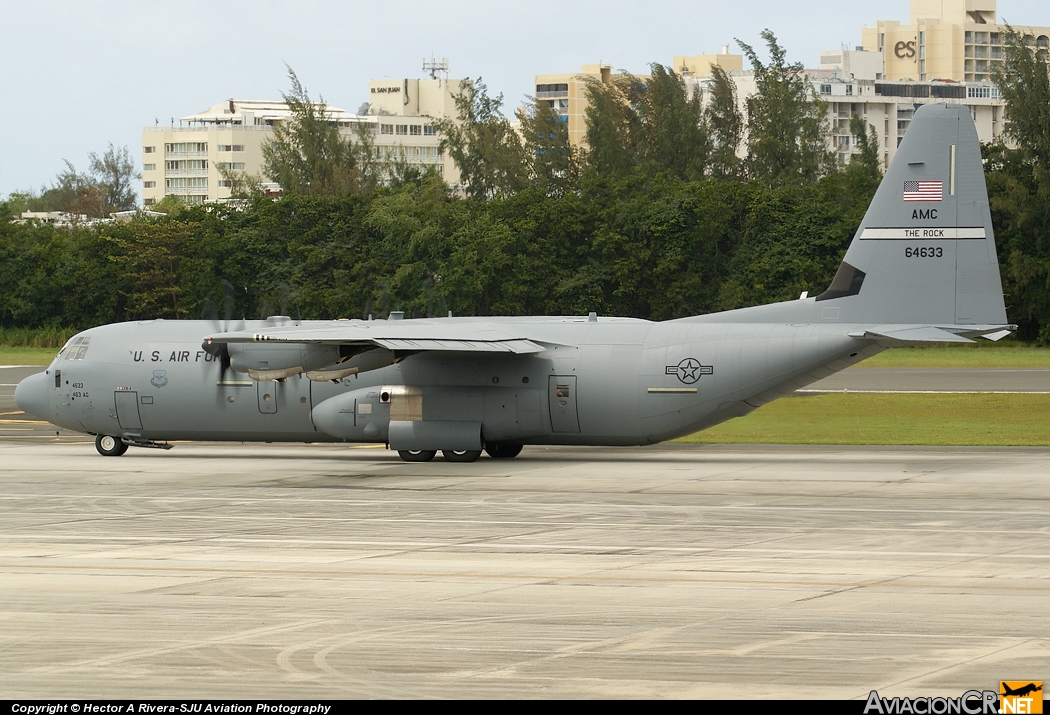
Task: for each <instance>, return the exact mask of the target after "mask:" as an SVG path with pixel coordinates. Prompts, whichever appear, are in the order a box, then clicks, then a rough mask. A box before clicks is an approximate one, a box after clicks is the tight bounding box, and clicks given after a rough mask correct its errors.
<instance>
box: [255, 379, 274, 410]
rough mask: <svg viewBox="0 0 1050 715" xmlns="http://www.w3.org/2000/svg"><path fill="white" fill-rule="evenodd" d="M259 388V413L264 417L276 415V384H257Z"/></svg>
mask: <svg viewBox="0 0 1050 715" xmlns="http://www.w3.org/2000/svg"><path fill="white" fill-rule="evenodd" d="M255 384H256V385H258V386H259V412H262V413H263V414H264V415H275V414H277V383H276V382H257V383H255Z"/></svg>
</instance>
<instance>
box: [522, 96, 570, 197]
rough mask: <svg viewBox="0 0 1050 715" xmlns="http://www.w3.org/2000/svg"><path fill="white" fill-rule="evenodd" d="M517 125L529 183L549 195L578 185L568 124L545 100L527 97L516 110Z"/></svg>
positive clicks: (562, 193) (555, 194) (564, 191)
mask: <svg viewBox="0 0 1050 715" xmlns="http://www.w3.org/2000/svg"><path fill="white" fill-rule="evenodd" d="M516 115H517V118H518V122H519V123H520V125H521V136H522V144H523V149H524V157H525V162H526V166H527V168H528V173H529V181H530V183H531V184H532V185H533V186H535V187H537V188H538V189H540V190H541V191H543V192H544V193H545V194H547V195H549V196H563V195H564V194H565V193H566V192H567V191H572V190H574V189H575V188H576V187H577V186H578V184H579V178H580V156H579V151H578V150H577V148H576V147H574V146H572V144H571V143H570V142H569V125H568V123H567V122H566V121H565V119H566V117H562V116H561V115H560V114H559V113H558V111H557V109H555V108H554V107H553V106H551V105H550V104H548V103H547V101H545V100H539V101H537V100H535V99H533V100H530V101H529V103H528V104H527V105H526V106H524V107H521V108H519V109H518V110H517V112H516Z"/></svg>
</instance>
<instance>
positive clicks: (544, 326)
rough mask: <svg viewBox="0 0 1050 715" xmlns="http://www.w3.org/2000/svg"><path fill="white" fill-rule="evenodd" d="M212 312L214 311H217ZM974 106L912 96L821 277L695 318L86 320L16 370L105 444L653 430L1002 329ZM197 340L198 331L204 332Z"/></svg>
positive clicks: (600, 436) (556, 438) (731, 411)
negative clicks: (884, 166)
mask: <svg viewBox="0 0 1050 715" xmlns="http://www.w3.org/2000/svg"><path fill="white" fill-rule="evenodd" d="M220 328H222V329H220ZM1015 328H1016V326H1013V325H1009V324H1007V321H1006V310H1005V307H1004V304H1003V292H1002V285H1001V283H1000V278H999V264H998V260H997V258H996V252H995V242H994V239H993V236H992V224H991V217H990V215H989V212H988V196H987V192H986V189H985V183H984V173H983V167H982V163H981V154H980V146H979V143H978V139H977V132H976V129H975V127H974V124H973V120H972V119H971V118H970V114H969V110H968V109H967V108H966V107H963V106H959V105H948V104H935V105H927V106H924V107H922V108H921V109H919V110H918V112H917V113H916V115H915V118H914V120H913V121H912V123H911V127H910V128H909V129H908V132H907V134H906V136H905V137H904V140H903V142H902V144H901V146H900V148H899V149H898V151H897V154H896V156H895V158H894V160H893V163H892V165H891V166H890V168H889V171H888V172H887V174H886V176H885V178H884V179H883V181H882V184H881V185H880V186H879V189H878V192H877V193H876V195H875V198H874V199H873V201H872V203H871V206H870V207H869V208H868V211H867V213H866V215H865V216H864V220H863V222H862V223H861V225H860V227H859V228H858V230H857V232H856V234H855V236H854V238H853V242H852V243H851V244H850V247H849V249H848V251H847V252H846V255H845V258H844V259H843V261H842V264H841V266H840V267H839V269H838V273H837V274H836V275H835V278H834V280H833V281H832V283H831V286H830V287H829V288H828V289H827V290H826V291H824V292H823V293H821V294H820V295H817V296H814V297H808V296H807V295H806V294H803V295H802V297H801V298H799V299H798V300H792V301H787V302H783V303H774V304H771V305H763V306H756V307H751V308H743V309H739V310H731V311H728V312H724V313H715V314H710V315H699V316H695V317H691V318H681V319H678V320H668V321H664V322H650V321H646V320H636V319H631V318H610V317H604V316H602V317H599V316H597V315H595V314H594V313H591V314H590V315H589V316H587V317H531V318H522V317H519V318H437V319H410V320H406V319H403V316H401V315H399V314H398V313H393V314H391V315H390V317H389V318H388V319H386V320H336V321H293V320H291V319H290V318H288V317H284V316H277V317H271V318H268V319H267V320H264V321H237V323H236V324H234V325H226V326H220V325H219V324H218V323H217V322H214V321H163V320H145V321H139V322H130V323H120V324H115V325H106V326H102V327H98V328H92V329H91V330H86V331H84V332H82V333H80V334H79V335H77V336H76V337H74V338H73V339H72V340H70V341H69V343H68V344H67V345H66V346H65V347H64V348H63V349H62V351H61V352H60V353H59V354H58V357H56V358H55V361H54V362H53V363H52V364H51V365H50V367H48V369H47V370H46V371H45V372H43V373H40V374H37V375H34V376H32V377H29V378H26V379H25V380H23V381H22V382H21V384H19V386H18V388H17V390H16V391H15V401H16V403H17V404H18V406H19V407H20V408H21V409H23V410H24V411H25V412H27V413H29V414H31V415H35V416H37V417H39V418H42V419H46V420H49V421H51V422H53V423H54V424H56V425H59V426H62V427H64V428H67V429H70V430H75V431H78V432H87V433H89V434H94V435H96V440H95V444H96V447H97V449H98V451H99V452H100V453H101V454H103V455H109V456H116V455H120V454H123V453H124V452H125V451H127V449H128V447H129V446H138V447H162V448H167V447H169V446H170V445H168V444H167V441H168V440H230V441H239V442H241V441H249V442H250V441H257V442H338V441H347V442H377V443H385V444H387V445H389V447H390V448H391V449H394V450H397V451H398V453H399V454H400V456H401V458H402V459H404V460H406V461H419V462H423V461H428V460H430V459H433V458H434V456H435V454H436V452H437V450H441V452H442V454H443V456H444V458H445V459H446V460H449V461H453V462H456V461H464V462H468V461H473V460H475V459H477V458H478V457H479V456H480V454H481V451H482V450H484V451H486V452H487V453H488V454H489V455H491V456H492V457H495V458H509V457H514V456H516V455H517V454H518V453H519V452H520V451H521V449H522V446H523V445H527V444H534V445H538V444H548V445H549V444H561V445H644V444H652V443H655V442H660V441H663V440H667V439H672V438H674V437H678V436H681V435H685V434H689V433H691V432H695V431H697V430H700V429H704V428H705V427H710V426H712V425H715V424H717V423H719V422H723V421H725V420H728V419H730V418H732V417H738V416H741V415H745V414H747V413H748V412H751V411H752V410H754V409H755V408H756V407H758V406H759V405H762V404H764V403H766V402H769V401H770V400H772V399H775V398H777V397H779V396H781V395H784V394H788V393H791V392H793V391H795V390H796V389H798V388H800V387H803V386H805V385H807V384H808V383H811V382H813V381H815V380H818V379H820V378H823V377H826V376H827V375H830V374H831V373H833V372H836V371H838V370H842V369H843V368H846V367H849V366H850V365H854V364H856V363H857V362H859V361H861V360H863V359H865V358H867V357H870V356H872V355H874V354H876V353H878V352H880V351H881V350H883V349H885V348H886V347H890V346H897V345H913V344H918V343H941V342H972V340H971V338H976V337H985V338H990V339H992V340H998V339H999V338H1001V337H1003V336H1005V335H1008V334H1009V333H1010V332H1011V331H1012V330H1014V329H1015ZM202 341H203V343H202Z"/></svg>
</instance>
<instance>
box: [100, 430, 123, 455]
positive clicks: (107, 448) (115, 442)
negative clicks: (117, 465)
mask: <svg viewBox="0 0 1050 715" xmlns="http://www.w3.org/2000/svg"><path fill="white" fill-rule="evenodd" d="M95 449H96V450H98V453H99V454H101V455H102V456H103V457H119V456H120V455H122V454H124V453H125V452H127V451H128V445H126V444H124V442H123V441H121V439H120V437H113V436H112V435H108V434H98V435H95Z"/></svg>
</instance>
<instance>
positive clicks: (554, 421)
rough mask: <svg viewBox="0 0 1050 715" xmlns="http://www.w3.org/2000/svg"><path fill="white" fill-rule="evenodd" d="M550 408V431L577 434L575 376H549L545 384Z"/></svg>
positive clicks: (577, 418) (578, 425)
mask: <svg viewBox="0 0 1050 715" xmlns="http://www.w3.org/2000/svg"><path fill="white" fill-rule="evenodd" d="M547 392H548V397H549V402H550V406H551V429H552V430H554V431H555V432H579V431H580V420H579V417H578V416H577V415H576V376H575V375H551V376H550V379H549V382H548V383H547Z"/></svg>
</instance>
